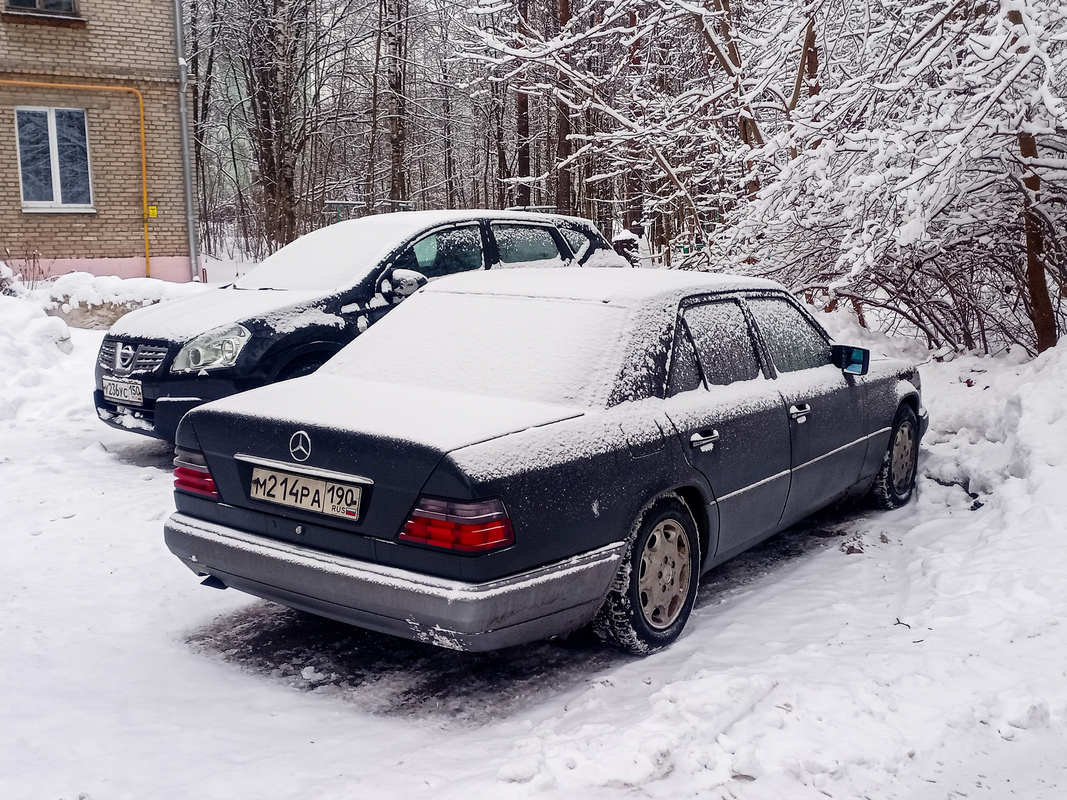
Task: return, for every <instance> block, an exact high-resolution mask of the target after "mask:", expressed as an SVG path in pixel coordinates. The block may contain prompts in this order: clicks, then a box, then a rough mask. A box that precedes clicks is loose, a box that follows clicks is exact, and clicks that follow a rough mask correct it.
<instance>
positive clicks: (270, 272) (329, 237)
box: [235, 209, 590, 291]
mask: <svg viewBox="0 0 1067 800" xmlns="http://www.w3.org/2000/svg"><path fill="white" fill-rule="evenodd" d="M484 219H489V220H494V221H497V220H514V221H516V222H527V223H529V222H540V223H545V224H555V223H556V222H563V221H565V222H569V223H573V222H575V218H568V217H557V216H552V215H545V214H531V213H529V212H526V211H491V210H488V209H473V210H472V209H464V210H452V211H404V212H398V213H393V214H376V215H373V216H369V217H360V218H359V219H353V220H346V221H345V222H338V223H335V224H333V225H327V226H326V227H325V228H319V229H318V230H316V231H311V232H310V233H307V234H304V235H303V236H301V237H300V238H298V239H296V240H295V241H293V242H290V243H289V244H287V245H286V246H285V247H283V248H282V249H281V250H279V251H278V252H276V253H274V254H273V255H271V256H269V257H267V258H266V259H265V260H264V261H263V263H261V264H260V265H258V266H257V267H256V268H255V269H253V270H252V271H251V272H249V273H247V274H246V275H244V276H243V277H241V278H238V279H237V281H236V282H235V286H236V287H237V288H239V289H276V288H288V289H308V290H319V291H326V290H328V289H331V288H337V287H340V286H343V285H344V284H345V283H346V282H350V281H351V278H352V276H353V275H355V274H357V273H358V272H359V270H360V269H372V268H374V267H376V266H377V265H378V264H379V263H381V261H382V260H383V259H385V258H386V257H387V256H388V255H389V254H390V253H392V252H393V251H394V250H396V248H398V247H400V246H401V245H403V244H404V243H405V242H407V241H408V240H409V239H411V238H412V237H413V236H415V235H417V234H419V233H421V232H422V231H425V230H428V229H430V228H434V227H437V226H438V225H447V224H449V223H463V222H477V221H479V220H484ZM585 224H586V225H588V224H590V223H589V222H588V221H585ZM307 264H315V265H316V269H315V270H314V272H312V273H307V274H306V275H305V271H302V270H301V267H302V265H307Z"/></svg>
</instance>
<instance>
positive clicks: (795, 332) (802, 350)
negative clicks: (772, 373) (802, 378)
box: [747, 297, 830, 372]
mask: <svg viewBox="0 0 1067 800" xmlns="http://www.w3.org/2000/svg"><path fill="white" fill-rule="evenodd" d="M747 302H748V307H749V308H750V309H751V311H752V316H753V317H754V318H755V320H756V324H757V325H758V326H759V329H760V333H762V334H763V341H764V342H766V343H767V349H768V350H769V351H770V355H771V359H772V360H773V361H774V366H775V367H776V368H777V369H778V371H779V372H796V371H797V370H801V369H812V368H814V367H823V366H826V365H827V364H829V363H830V345H829V344H828V343H827V341H826V339H825V338H824V337H823V335H822V333H821V332H820V331H819V330H818V329H817V328H816V327H815V326H814V325H812V323H811V321H810V320H809V319H808V318H807V317H805V316H804V314H803V313H802V312H801V311H800V309H798V308H797V307H796V306H794V305H793V304H792V303H790V302H789V301H788V300H786V299H785V298H783V297H753V298H750V299H749V300H748V301H747Z"/></svg>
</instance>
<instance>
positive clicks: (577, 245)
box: [559, 228, 593, 263]
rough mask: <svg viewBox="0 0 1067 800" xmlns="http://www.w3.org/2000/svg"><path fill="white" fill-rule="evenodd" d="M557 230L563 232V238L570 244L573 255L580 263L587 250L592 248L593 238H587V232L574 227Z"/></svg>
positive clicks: (587, 252)
mask: <svg viewBox="0 0 1067 800" xmlns="http://www.w3.org/2000/svg"><path fill="white" fill-rule="evenodd" d="M559 230H560V233H562V234H563V238H564V239H566V240H567V244H569V245H570V246H571V251H572V252H573V253H574V257H575V258H577V259H578V262H579V263H581V262H582V261H583V260H584V259H585V257H586V256H587V255H588V254H589V251H590V250H592V249H593V240H592V239H590V238H589V236H588V234H586V233H583V232H582V231H580V230H576V229H574V228H560V229H559Z"/></svg>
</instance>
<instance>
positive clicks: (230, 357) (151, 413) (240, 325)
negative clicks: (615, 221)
mask: <svg viewBox="0 0 1067 800" xmlns="http://www.w3.org/2000/svg"><path fill="white" fill-rule="evenodd" d="M568 265H581V266H628V263H627V262H626V261H625V259H623V258H622V257H621V256H619V255H617V254H616V253H615V251H614V250H612V249H611V245H610V244H609V243H608V242H607V240H606V239H604V237H603V236H602V235H601V234H600V232H599V231H598V230H597V229H596V226H594V225H593V223H592V222H590V221H588V220H584V219H579V218H577V217H565V216H559V215H554V214H530V213H525V212H518V213H514V212H512V213H509V212H506V211H413V212H403V213H395V214H380V215H377V216H373V217H364V218H362V219H357V220H352V221H350V222H341V223H338V224H336V225H331V226H329V227H327V228H323V229H321V230H318V231H315V232H313V233H309V234H307V235H306V236H303V237H301V238H299V239H297V240H296V241H295V242H293V243H292V244H290V245H287V246H286V247H283V248H282V249H281V250H279V251H278V252H277V253H275V254H274V255H272V256H271V257H269V258H268V259H266V260H265V261H264V262H263V263H262V264H260V265H259V266H258V267H256V268H255V269H254V270H252V271H250V272H249V273H248V274H246V275H244V276H242V277H241V278H239V279H238V280H237V281H236V282H235V283H233V284H232V285H230V286H226V287H223V288H220V289H213V290H209V291H205V292H202V293H199V294H197V295H194V296H193V297H189V298H186V299H184V300H180V301H177V302H172V303H165V304H161V305H157V306H149V307H148V308H143V309H140V310H138V311H134V312H133V313H131V314H128V315H126V316H124V317H122V318H121V319H120V320H119V321H118V322H116V323H115V325H114V326H113V327H112V328H111V330H110V331H109V332H108V335H107V336H106V337H105V338H104V341H103V344H102V345H101V347H100V355H99V358H98V359H97V365H96V392H95V395H94V400H95V403H96V409H97V414H98V416H99V417H100V419H102V420H103V421H104V422H106V423H108V424H109V425H112V426H114V427H117V428H124V429H126V430H131V431H135V432H137V433H143V434H147V435H149V436H155V437H158V438H160V439H164V440H167V441H173V439H174V431H175V429H176V428H177V426H178V422H179V421H180V420H181V418H182V416H183V415H184V414H185V412H186V411H188V410H189V409H190V408H194V407H195V406H198V405H200V404H201V403H203V402H205V401H207V400H214V399H217V398H220V397H225V396H226V395H230V394H233V393H235V392H240V391H244V390H246V389H252V388H255V387H257V386H263V385H265V384H268V383H274V382H276V381H281V380H285V379H287V378H292V377H297V376H300V375H306V374H309V373H311V372H314V371H315V369H316V368H318V367H319V366H320V365H321V364H322V363H323V362H324V361H326V359H328V358H329V357H330V356H332V355H333V354H334V353H336V352H337V351H338V350H340V349H341V348H342V347H344V346H345V345H346V344H348V343H349V342H350V341H352V340H353V339H354V338H355V337H356V336H357V335H358V334H360V333H361V332H362V331H364V330H366V328H367V327H368V326H370V325H371V324H373V323H374V322H376V321H377V320H379V319H381V317H383V316H384V315H385V313H386V312H388V311H389V310H390V309H392V308H394V307H395V306H396V305H397V304H398V303H399V302H400V301H401V300H403V299H404V298H405V297H407V296H408V295H410V294H411V293H413V292H414V291H415V290H417V289H418V288H419V287H420V286H422V285H423V284H425V283H426V282H427V280H432V279H434V278H438V277H441V276H443V275H451V274H453V273H457V272H466V271H472V270H483V269H490V268H496V269H498V268H502V267H516V266H539V267H563V266H568Z"/></svg>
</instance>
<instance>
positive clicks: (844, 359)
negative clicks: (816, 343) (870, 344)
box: [830, 344, 871, 375]
mask: <svg viewBox="0 0 1067 800" xmlns="http://www.w3.org/2000/svg"><path fill="white" fill-rule="evenodd" d="M830 360H831V361H832V362H833V365H834V366H835V367H837V368H838V369H840V370H841V371H843V372H844V373H845V374H846V375H866V374H867V372H868V371H869V370H870V368H871V351H870V350H867V349H866V348H864V347H853V346H852V345H848V344H835V345H831V346H830Z"/></svg>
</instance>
